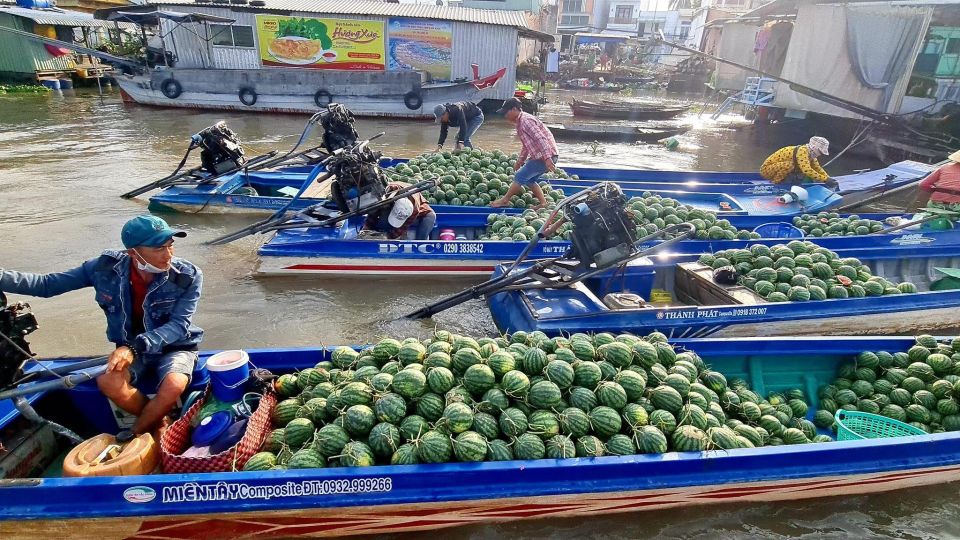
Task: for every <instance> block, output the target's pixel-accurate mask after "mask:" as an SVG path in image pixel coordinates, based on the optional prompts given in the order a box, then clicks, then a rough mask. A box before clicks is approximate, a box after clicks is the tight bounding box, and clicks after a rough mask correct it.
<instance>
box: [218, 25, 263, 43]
mask: <svg viewBox="0 0 960 540" xmlns="http://www.w3.org/2000/svg"><path fill="white" fill-rule="evenodd" d="M210 36H211V37H212V38H213V44H214V45H216V46H218V47H251V48H252V47H254V43H253V27H252V26H242V25H227V24H211V25H210Z"/></svg>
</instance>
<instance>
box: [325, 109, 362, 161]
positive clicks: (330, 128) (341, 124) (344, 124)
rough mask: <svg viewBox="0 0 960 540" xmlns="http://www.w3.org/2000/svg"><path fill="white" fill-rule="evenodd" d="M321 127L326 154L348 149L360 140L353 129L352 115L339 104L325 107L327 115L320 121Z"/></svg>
mask: <svg viewBox="0 0 960 540" xmlns="http://www.w3.org/2000/svg"><path fill="white" fill-rule="evenodd" d="M320 124H321V125H322V126H323V146H324V147H325V148H326V149H327V151H328V152H330V153H333V152H335V151H337V150H340V149H343V148H348V147H350V146H353V145H355V144H357V140H358V139H359V138H360V136H359V135H357V130H356V129H355V128H354V127H353V113H352V112H350V109H347V108H346V107H344V106H343V105H341V104H339V103H331V104H329V105H327V114H324V115H323V117H322V118H321V119H320Z"/></svg>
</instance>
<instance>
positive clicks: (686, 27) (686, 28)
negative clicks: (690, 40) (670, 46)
mask: <svg viewBox="0 0 960 540" xmlns="http://www.w3.org/2000/svg"><path fill="white" fill-rule="evenodd" d="M688 36H690V23H688V22H685V23H680V35H679V36H677V37H678V38H679V39H687V37H688Z"/></svg>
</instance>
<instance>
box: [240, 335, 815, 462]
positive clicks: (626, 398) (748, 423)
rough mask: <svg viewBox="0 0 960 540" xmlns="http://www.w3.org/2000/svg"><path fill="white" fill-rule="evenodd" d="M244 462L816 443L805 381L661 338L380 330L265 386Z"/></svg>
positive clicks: (507, 456)
mask: <svg viewBox="0 0 960 540" xmlns="http://www.w3.org/2000/svg"><path fill="white" fill-rule="evenodd" d="M274 386H275V389H276V391H277V393H278V394H279V397H280V399H281V400H280V401H279V402H278V403H277V405H276V406H275V408H274V409H273V411H272V422H273V425H274V428H275V429H274V430H273V431H272V433H270V435H269V437H268V438H267V440H266V441H265V443H264V446H263V448H262V451H261V452H259V453H257V454H256V455H254V456H253V457H252V458H251V459H250V460H249V461H248V462H246V464H245V466H244V470H268V469H285V468H289V469H299V468H317V467H357V466H371V465H383V464H415V463H445V462H452V461H462V462H468V461H505V460H514V459H520V460H528V459H543V458H572V457H577V456H580V457H591V456H604V455H628V454H639V453H649V454H659V453H664V452H668V451H671V450H673V451H701V450H711V449H733V448H753V447H759V446H764V445H779V444H801V443H808V442H825V441H829V440H830V438H829V437H828V436H825V435H818V434H817V432H816V428H815V426H814V424H813V423H812V422H810V421H809V420H807V419H806V418H805V417H806V415H807V411H808V405H807V401H806V400H805V396H804V394H803V392H802V391H801V390H789V391H786V392H784V393H782V394H779V393H778V394H771V395H769V396H767V398H766V399H763V398H761V396H759V395H757V394H756V393H754V392H752V391H751V390H750V389H748V388H747V383H746V382H745V381H743V380H739V379H735V380H731V381H727V379H726V378H725V377H724V376H723V375H722V374H721V373H718V372H716V371H712V370H711V369H710V368H709V367H708V366H707V365H705V364H704V362H703V360H702V359H701V358H700V357H699V356H697V355H696V354H695V353H692V352H689V351H687V352H677V351H676V350H675V349H674V347H673V346H671V345H670V344H669V343H668V342H667V338H666V336H664V335H663V334H661V333H658V332H655V333H653V334H650V335H649V336H646V337H644V338H640V337H636V336H633V335H629V334H622V335H619V336H613V335H611V334H607V333H601V334H596V335H594V336H588V335H586V334H574V335H572V336H570V337H569V338H560V337H558V338H553V339H550V338H547V336H546V335H544V334H543V333H540V332H533V333H529V334H527V333H524V332H517V333H515V334H513V335H511V336H509V337H499V338H496V339H491V338H481V339H474V338H471V337H467V336H460V335H455V334H451V333H450V332H447V331H443V330H440V331H437V332H435V335H434V336H433V337H432V338H430V339H427V340H420V339H417V338H408V339H404V340H403V341H399V340H396V339H392V338H387V339H383V340H381V341H380V342H378V343H377V344H376V345H373V346H372V347H368V348H366V349H363V350H360V351H359V352H358V351H355V350H354V349H351V348H348V347H340V348H337V349H336V350H334V351H333V352H332V355H331V359H330V361H323V362H320V363H319V364H317V365H316V366H315V367H313V368H308V369H304V370H303V371H300V372H299V373H296V374H285V375H282V376H280V377H279V378H278V379H277V380H276V382H275V385H274Z"/></svg>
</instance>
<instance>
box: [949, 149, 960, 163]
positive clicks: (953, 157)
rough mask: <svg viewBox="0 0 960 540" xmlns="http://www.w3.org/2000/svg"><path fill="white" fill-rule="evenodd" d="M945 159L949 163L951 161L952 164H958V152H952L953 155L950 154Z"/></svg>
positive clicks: (959, 154)
mask: <svg viewBox="0 0 960 540" xmlns="http://www.w3.org/2000/svg"><path fill="white" fill-rule="evenodd" d="M947 159H949V160H950V161H952V162H954V163H960V150H957V151H956V152H954V153H952V154H950V155H949V156H947Z"/></svg>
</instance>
